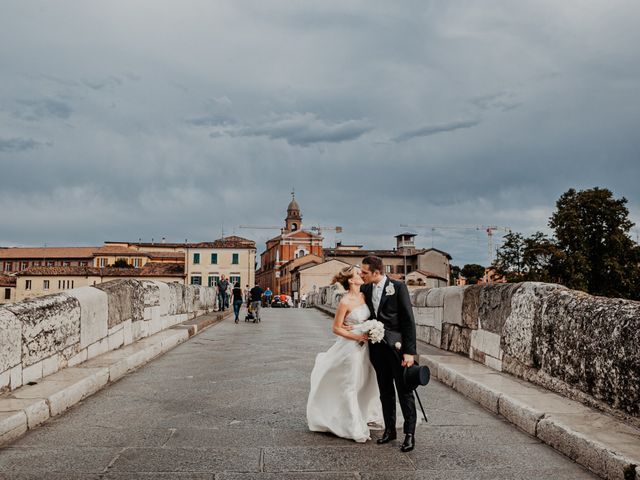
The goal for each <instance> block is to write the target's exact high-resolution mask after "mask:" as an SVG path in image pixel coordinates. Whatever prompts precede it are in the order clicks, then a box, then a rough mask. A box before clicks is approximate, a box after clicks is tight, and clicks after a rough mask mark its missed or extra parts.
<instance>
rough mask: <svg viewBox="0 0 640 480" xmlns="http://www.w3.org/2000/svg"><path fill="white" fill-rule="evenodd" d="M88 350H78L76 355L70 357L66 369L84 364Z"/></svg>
mask: <svg viewBox="0 0 640 480" xmlns="http://www.w3.org/2000/svg"><path fill="white" fill-rule="evenodd" d="M88 352H89V350H88V349H87V348H85V349H83V350H80V351H79V352H78V353H77V354H76V355H74V356H73V357H71V358H70V359H69V361H68V362H67V366H68V367H75V366H76V365H79V364H81V363H82V362H86V361H87V358H88Z"/></svg>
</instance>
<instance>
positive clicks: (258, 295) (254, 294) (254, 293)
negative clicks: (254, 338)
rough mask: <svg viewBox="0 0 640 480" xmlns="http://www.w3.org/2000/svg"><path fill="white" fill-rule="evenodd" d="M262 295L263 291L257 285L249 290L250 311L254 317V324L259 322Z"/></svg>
mask: <svg viewBox="0 0 640 480" xmlns="http://www.w3.org/2000/svg"><path fill="white" fill-rule="evenodd" d="M263 293H264V290H262V289H261V288H260V285H258V284H256V286H255V287H253V288H252V289H251V309H252V310H253V313H254V314H255V316H256V319H255V320H254V322H259V321H260V304H261V303H262V294H263Z"/></svg>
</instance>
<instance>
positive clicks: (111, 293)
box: [94, 279, 144, 328]
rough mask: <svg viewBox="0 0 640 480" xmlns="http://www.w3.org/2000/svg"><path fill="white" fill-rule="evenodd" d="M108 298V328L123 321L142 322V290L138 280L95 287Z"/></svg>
mask: <svg viewBox="0 0 640 480" xmlns="http://www.w3.org/2000/svg"><path fill="white" fill-rule="evenodd" d="M94 288H98V289H100V290H102V291H103V292H105V293H106V294H107V297H108V300H107V302H108V305H109V308H108V312H109V316H108V318H109V321H108V324H107V325H108V328H113V327H114V326H116V325H118V324H120V323H122V322H124V321H125V320H129V319H131V320H134V321H135V320H142V312H143V309H144V290H143V288H142V285H141V284H140V282H139V281H138V280H131V279H128V280H111V281H109V282H105V283H101V284H99V285H96V286H95V287H94Z"/></svg>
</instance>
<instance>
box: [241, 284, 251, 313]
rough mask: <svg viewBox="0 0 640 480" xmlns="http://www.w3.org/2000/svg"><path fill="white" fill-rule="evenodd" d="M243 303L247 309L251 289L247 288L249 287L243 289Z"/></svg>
mask: <svg viewBox="0 0 640 480" xmlns="http://www.w3.org/2000/svg"><path fill="white" fill-rule="evenodd" d="M243 293H244V301H245V303H246V304H247V308H249V304H250V303H251V289H250V288H249V285H246V286H245V287H244V292H243Z"/></svg>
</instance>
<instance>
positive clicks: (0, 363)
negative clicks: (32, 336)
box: [0, 307, 22, 372]
mask: <svg viewBox="0 0 640 480" xmlns="http://www.w3.org/2000/svg"><path fill="white" fill-rule="evenodd" d="M0 345H1V346H2V347H1V348H0V372H4V371H5V370H9V369H10V368H13V367H15V366H16V365H18V364H19V363H20V361H21V358H22V326H21V324H20V321H19V320H18V318H17V317H16V316H15V314H13V312H11V311H9V310H7V309H6V308H2V307H0Z"/></svg>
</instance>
